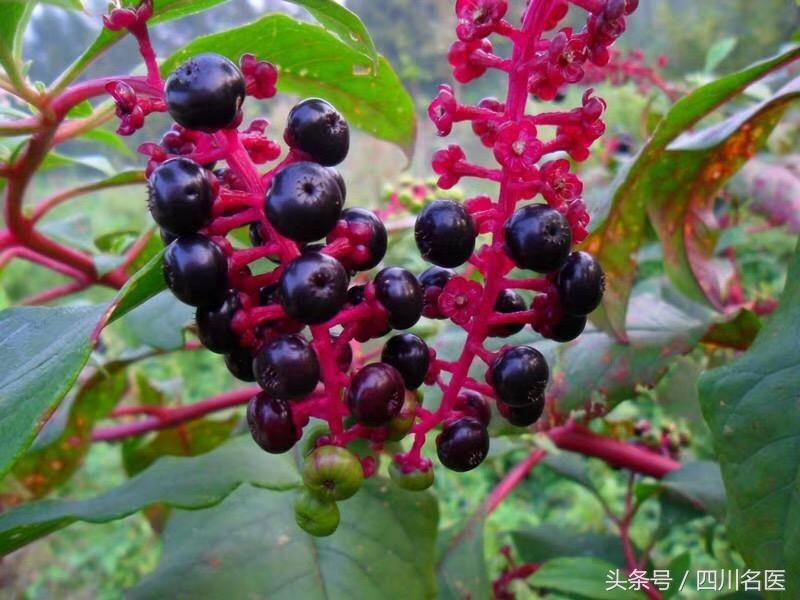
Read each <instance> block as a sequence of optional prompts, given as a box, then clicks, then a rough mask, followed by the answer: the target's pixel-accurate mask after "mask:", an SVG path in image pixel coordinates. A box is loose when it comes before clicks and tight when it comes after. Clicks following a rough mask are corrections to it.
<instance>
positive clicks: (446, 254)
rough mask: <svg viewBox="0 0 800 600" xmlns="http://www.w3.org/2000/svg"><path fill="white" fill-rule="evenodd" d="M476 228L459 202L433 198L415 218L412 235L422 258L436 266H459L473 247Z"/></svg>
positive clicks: (470, 254) (466, 258)
mask: <svg viewBox="0 0 800 600" xmlns="http://www.w3.org/2000/svg"><path fill="white" fill-rule="evenodd" d="M477 235H478V230H477V228H476V227H475V221H473V219H472V216H470V214H469V212H467V209H466V208H464V205H463V204H461V203H460V202H455V201H453V200H435V201H434V202H432V203H431V204H429V205H428V206H426V207H425V210H423V211H422V213H420V215H419V217H417V223H416V225H415V226H414V237H415V239H416V241H417V247H418V248H419V251H420V253H421V254H422V258H424V259H425V260H427V261H429V262H432V263H433V264H435V265H439V266H440V267H458V266H459V265H463V264H464V263H465V262H467V260H468V259H469V257H470V256H472V252H473V251H474V250H475V238H476V237H477Z"/></svg>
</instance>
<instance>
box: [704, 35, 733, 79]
mask: <svg viewBox="0 0 800 600" xmlns="http://www.w3.org/2000/svg"><path fill="white" fill-rule="evenodd" d="M737 43H738V40H737V39H736V38H735V37H726V38H722V39H721V40H718V41H716V42H714V44H712V46H711V48H709V49H708V53H707V54H706V66H705V67H704V68H703V71H705V72H706V73H713V72H714V71H715V70H716V68H717V67H718V66H719V65H720V64H721V63H722V61H724V60H725V59H726V58H728V56H730V54H731V52H733V50H734V48H736V44H737Z"/></svg>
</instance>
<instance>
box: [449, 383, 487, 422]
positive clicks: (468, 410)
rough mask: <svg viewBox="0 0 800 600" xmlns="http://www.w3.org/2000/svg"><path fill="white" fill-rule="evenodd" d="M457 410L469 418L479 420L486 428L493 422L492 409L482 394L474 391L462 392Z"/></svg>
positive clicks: (456, 406)
mask: <svg viewBox="0 0 800 600" xmlns="http://www.w3.org/2000/svg"><path fill="white" fill-rule="evenodd" d="M455 408H456V410H458V411H460V412H462V413H464V414H465V415H466V416H468V417H472V418H473V419H477V420H478V421H480V422H481V423H483V425H484V427H488V426H489V422H490V421H491V420H492V409H491V408H490V407H489V403H488V402H487V401H486V398H484V397H483V395H482V394H479V393H478V392H476V391H474V390H461V391H460V392H459V393H458V397H457V398H456V405H455Z"/></svg>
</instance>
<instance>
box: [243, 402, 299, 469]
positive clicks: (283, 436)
mask: <svg viewBox="0 0 800 600" xmlns="http://www.w3.org/2000/svg"><path fill="white" fill-rule="evenodd" d="M247 424H248V426H249V427H250V433H251V434H252V436H253V439H254V440H255V442H256V444H258V445H259V446H261V448H263V449H264V450H266V451H267V452H269V453H271V454H282V453H283V452H288V451H289V450H291V449H292V448H293V447H294V445H295V444H296V443H297V440H298V439H300V437H299V434H298V431H297V427H295V425H294V421H293V420H292V407H291V406H290V405H289V403H288V402H286V401H285V400H282V399H280V398H274V397H271V396H269V395H268V394H265V393H261V394H257V395H255V396H253V398H252V399H251V400H250V403H249V404H248V405H247Z"/></svg>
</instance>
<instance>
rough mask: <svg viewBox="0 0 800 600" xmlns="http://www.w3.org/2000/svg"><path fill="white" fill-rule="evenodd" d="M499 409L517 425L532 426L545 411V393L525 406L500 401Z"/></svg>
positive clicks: (507, 418) (505, 417)
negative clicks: (510, 404)
mask: <svg viewBox="0 0 800 600" xmlns="http://www.w3.org/2000/svg"><path fill="white" fill-rule="evenodd" d="M497 410H498V411H499V412H500V414H501V415H502V416H503V418H504V419H505V420H506V421H508V422H509V423H511V424H512V425H514V426H515V427H530V426H531V425H533V424H534V423H536V421H538V420H539V419H540V418H541V416H542V413H544V394H543V393H542V394H539V396H538V397H537V398H536V399H535V400H534V401H533V402H531V403H529V404H525V405H523V406H508V405H507V404H506V403H504V402H498V403H497Z"/></svg>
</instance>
